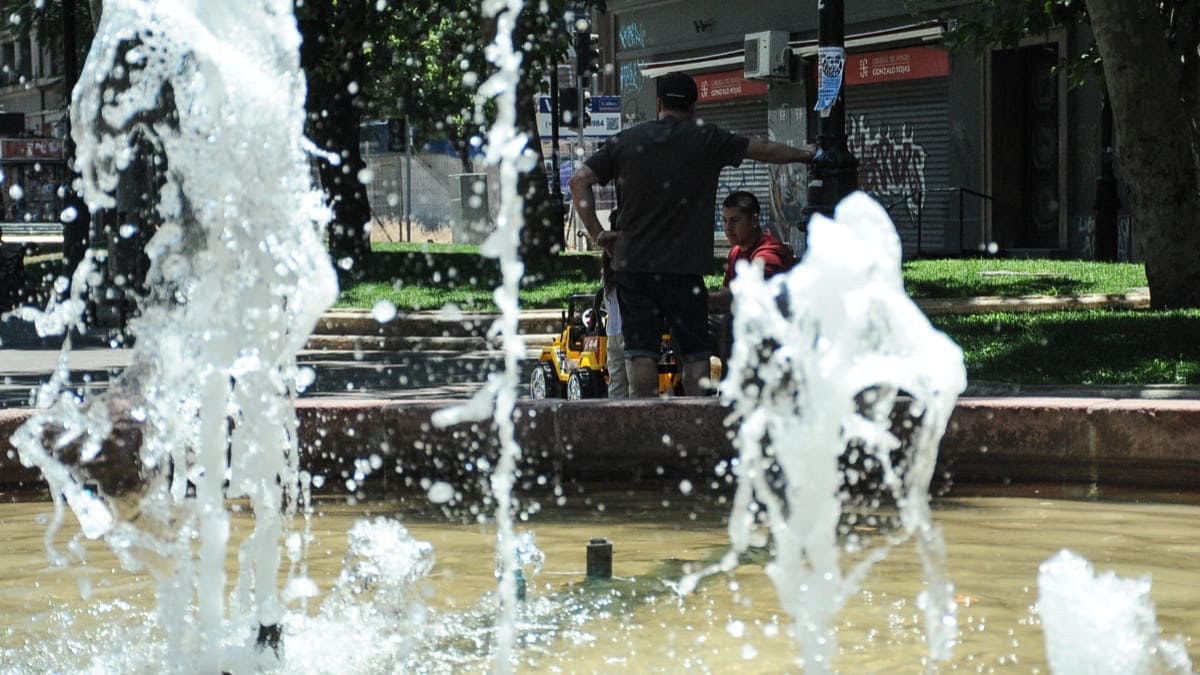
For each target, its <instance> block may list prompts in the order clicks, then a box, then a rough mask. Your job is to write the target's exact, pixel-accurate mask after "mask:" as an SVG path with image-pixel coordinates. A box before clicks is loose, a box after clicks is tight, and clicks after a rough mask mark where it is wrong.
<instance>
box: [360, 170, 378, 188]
mask: <svg viewBox="0 0 1200 675" xmlns="http://www.w3.org/2000/svg"><path fill="white" fill-rule="evenodd" d="M374 180H375V172H374V171H372V170H370V169H362V170H361V171H359V172H358V182H360V183H362V184H363V185H370V184H371V183H372V182H373V181H374Z"/></svg>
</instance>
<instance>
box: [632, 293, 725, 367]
mask: <svg viewBox="0 0 1200 675" xmlns="http://www.w3.org/2000/svg"><path fill="white" fill-rule="evenodd" d="M616 279H617V301H618V302H619V303H620V305H621V329H622V331H623V334H624V336H625V357H626V358H635V357H650V358H652V359H655V360H657V359H658V357H659V355H660V354H661V350H662V335H663V322H664V320H665V321H666V323H667V325H669V326H670V328H671V337H672V339H673V340H674V341H675V345H676V349H678V350H679V353H680V355H681V358H682V359H683V361H684V362H685V363H690V362H692V361H701V360H708V357H709V355H710V354H711V353H712V351H711V348H710V346H709V342H708V289H707V288H705V286H704V277H702V276H700V275H699V274H657V273H642V272H617V274H616Z"/></svg>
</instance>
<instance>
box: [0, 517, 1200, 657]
mask: <svg viewBox="0 0 1200 675" xmlns="http://www.w3.org/2000/svg"><path fill="white" fill-rule="evenodd" d="M602 501H605V504H606V508H605V511H606V513H599V512H598V511H597V510H596V508H595V504H592V505H591V506H590V507H589V508H587V509H582V508H581V509H580V510H578V511H576V510H567V509H553V508H546V509H543V510H541V511H539V512H538V513H536V514H535V515H534V517H532V518H531V520H530V522H527V523H521V524H518V530H519V531H523V530H533V531H534V532H535V534H536V541H537V545H538V547H539V548H541V549H542V550H543V551H544V552H545V553H546V563H545V566H544V568H543V569H542V570H541V571H540V572H539V573H538V574H537V575H536V576H532V577H531V578H530V579H529V580H528V591H527V598H528V599H527V600H526V603H525V608H524V611H523V614H522V626H521V628H520V631H519V632H520V634H521V635H522V640H521V641H522V646H521V647H520V649H519V652H520V654H521V659H522V664H521V665H520V666H519V667H518V671H519V672H619V671H629V672H677V671H681V670H685V669H689V668H690V669H693V670H698V671H700V672H714V673H729V672H748V673H755V672H761V673H778V672H798V671H799V670H801V668H800V667H799V666H798V665H797V658H798V657H799V654H798V652H797V648H796V646H795V644H794V642H793V640H792V638H791V637H790V636H789V635H788V627H787V624H788V618H787V617H786V616H785V615H783V614H782V613H781V609H780V607H779V603H778V601H777V596H776V592H775V589H774V587H773V586H772V584H771V583H770V581H769V580H768V579H767V577H766V575H765V574H764V572H763V568H762V563H763V562H765V559H766V556H765V554H760V555H752V556H749V557H748V559H747V560H746V561H745V563H744V564H742V565H741V566H740V567H739V568H738V569H737V570H736V571H735V573H733V574H731V575H729V576H719V577H713V578H709V579H708V580H707V581H706V582H704V583H702V584H701V586H700V588H699V590H698V591H697V592H695V593H693V594H691V595H688V596H686V597H682V598H681V597H679V596H678V595H677V594H675V593H673V592H672V591H671V589H670V582H672V581H674V580H676V579H678V578H679V577H680V576H681V574H682V573H683V570H684V569H686V568H687V567H688V566H689V565H692V564H698V563H703V562H706V561H711V560H714V559H716V558H717V557H719V556H720V555H721V554H722V553H723V552H724V551H725V549H726V547H727V544H728V540H727V538H726V535H725V532H724V529H723V523H722V522H721V518H720V517H719V512H716V511H712V510H711V509H710V510H708V511H704V512H701V513H698V514H694V513H693V512H692V511H690V510H689V509H688V508H686V507H684V508H680V507H679V505H678V503H676V504H674V505H671V506H670V507H666V508H664V507H662V506H661V503H660V502H661V500H660V499H659V498H657V497H655V498H647V499H645V500H643V501H639V499H638V498H629V497H612V498H611V499H607V500H602ZM396 508H397V505H396V504H394V503H392V504H389V503H378V502H377V503H372V504H369V505H357V506H349V505H347V504H345V503H344V502H341V501H326V502H323V503H321V504H320V506H319V509H318V514H317V515H316V517H314V519H313V521H312V533H313V536H314V540H313V544H312V545H311V547H310V549H309V558H308V565H309V575H310V576H311V577H312V578H313V579H314V580H315V581H316V582H317V584H318V586H319V587H320V589H321V590H322V591H323V592H327V591H328V590H329V589H330V587H331V585H332V580H333V579H334V578H336V575H337V573H338V570H339V569H340V568H341V566H342V556H343V555H344V553H345V550H346V545H347V544H346V535H345V533H346V531H347V530H348V528H349V527H350V525H351V524H352V523H353V522H354V520H355V519H357V518H359V517H361V516H363V515H364V514H370V515H395V514H396ZM49 510H50V505H49V504H47V503H29V502H25V503H12V504H4V505H0V569H3V570H4V572H3V574H2V575H0V672H34V671H35V669H38V668H43V667H45V664H47V663H54V664H57V665H58V666H61V667H62V668H63V669H64V670H75V669H80V668H85V667H87V665H88V664H89V663H91V661H90V659H93V658H95V655H96V654H97V653H102V652H103V651H104V650H105V649H110V648H111V647H110V646H109V645H111V644H113V643H114V642H115V643H117V644H120V643H129V644H141V643H152V642H153V641H154V640H155V639H156V629H155V628H154V627H153V626H152V625H151V624H150V622H149V621H148V619H147V618H146V612H148V611H150V610H152V608H153V606H154V597H153V588H152V583H151V582H150V581H149V579H148V577H147V576H145V575H138V574H131V573H128V572H124V571H121V570H120V569H118V567H119V566H118V565H117V563H116V561H115V559H114V558H113V556H112V555H111V554H110V553H108V551H107V549H106V548H105V547H104V546H102V545H99V544H95V543H94V542H89V543H87V544H86V545H85V549H86V559H87V563H86V564H85V565H82V566H76V567H70V568H52V567H50V566H49V565H48V563H47V558H46V554H45V552H44V550H43V548H42V537H43V532H44V530H45V525H44V522H45V520H46V514H47V513H48V512H49ZM622 512H625V513H627V514H632V515H634V517H630V518H624V520H626V521H628V522H626V524H623V525H622V524H616V523H615V521H616V520H618V519H619V516H620V513H622ZM935 516H936V518H937V521H938V523H939V524H940V525H941V527H942V528H943V529H944V532H945V538H946V542H947V546H948V552H949V559H950V570H949V572H950V577H951V579H952V580H953V582H954V584H955V588H956V593H957V601H958V604H959V623H960V628H961V630H960V644H959V645H958V646H957V648H956V650H955V655H954V659H953V660H952V661H951V662H949V663H944V664H941V666H940V668H939V669H940V670H944V671H949V670H954V671H957V670H964V671H970V672H1046V670H1047V669H1046V665H1045V655H1044V647H1043V639H1042V634H1041V627H1040V623H1039V620H1038V617H1037V614H1036V611H1035V609H1034V605H1035V603H1036V601H1037V594H1038V589H1037V568H1038V565H1039V563H1041V562H1043V561H1044V560H1046V559H1047V558H1049V557H1050V556H1052V555H1054V554H1055V553H1057V552H1058V551H1059V550H1061V549H1063V548H1070V549H1072V550H1074V551H1075V552H1077V553H1079V554H1080V555H1083V556H1085V557H1087V558H1088V559H1090V560H1091V561H1092V562H1093V563H1094V564H1095V566H1096V569H1097V571H1098V572H1099V571H1108V570H1111V571H1114V572H1116V573H1117V574H1119V575H1124V576H1138V575H1149V576H1151V577H1152V579H1153V598H1154V601H1155V603H1156V605H1157V611H1158V621H1159V625H1160V626H1162V628H1163V631H1164V634H1166V635H1168V636H1170V635H1173V634H1181V635H1183V636H1186V637H1187V638H1188V639H1187V642H1186V644H1187V647H1188V651H1189V653H1190V654H1191V657H1192V659H1193V661H1197V660H1198V659H1197V657H1198V656H1200V647H1198V646H1197V643H1196V641H1195V639H1193V638H1195V637H1196V636H1200V585H1198V584H1197V583H1196V580H1197V578H1198V577H1197V572H1196V567H1197V565H1198V564H1200V542H1198V541H1197V536H1196V535H1197V532H1198V529H1197V525H1196V523H1197V522H1200V507H1197V506H1192V505H1181V504H1161V503H1160V504H1138V503H1098V502H1082V501H1065V500H1042V499H1035V498H953V499H946V498H943V499H940V500H938V501H937V508H936V509H935ZM246 518H248V517H247V516H239V517H238V522H237V525H236V526H237V527H239V528H246V527H247V523H246V522H245V519H246ZM693 518H694V519H693ZM401 520H402V522H404V524H405V525H406V527H408V529H409V531H410V533H411V534H412V535H413V536H414V537H415V538H417V539H421V540H425V541H428V542H430V543H431V544H432V545H433V547H434V552H435V556H436V559H437V562H436V565H435V567H434V573H433V575H432V577H431V578H430V579H429V581H428V583H427V584H425V585H424V587H423V589H422V592H421V596H420V597H421V598H422V602H423V604H424V606H425V607H426V608H427V609H428V619H427V622H428V624H430V625H438V626H441V628H439V629H438V630H436V631H433V632H431V633H430V635H428V636H426V637H425V638H423V639H422V641H421V644H419V645H416V646H411V645H410V646H409V647H406V649H411V650H412V653H411V654H410V655H409V657H408V659H407V660H398V661H397V662H395V663H392V665H391V666H390V668H398V669H404V670H427V671H429V672H461V671H463V670H467V671H474V672H479V671H481V670H486V669H487V667H488V656H487V648H486V643H487V642H488V640H489V637H490V617H491V616H492V615H493V609H492V607H493V605H491V604H490V600H488V599H486V598H487V596H489V594H490V593H491V592H492V591H493V590H494V589H495V584H496V582H495V578H494V577H493V573H492V570H493V561H494V542H495V530H494V528H492V527H491V526H488V525H478V524H470V525H464V524H461V523H447V522H445V521H444V520H440V519H437V520H435V519H433V518H431V517H430V516H428V515H422V516H410V517H408V518H403V517H402V518H401ZM591 537H607V538H608V539H610V540H611V541H612V542H613V550H614V553H613V558H614V573H615V575H616V577H617V578H616V579H615V580H614V581H613V582H612V583H609V584H584V583H582V580H583V577H584V571H585V547H586V544H587V541H588V539H589V538H591ZM69 538H70V533H64V534H63V535H62V536H60V543H65V542H66V541H67V540H68V539H69ZM232 562H233V561H232V560H231V568H230V569H231V570H232V569H233V566H232ZM920 586H921V579H920V563H919V561H918V560H917V555H916V551H915V549H914V547H913V545H912V544H911V543H909V544H904V545H901V546H899V547H897V548H895V549H894V550H893V551H892V552H891V554H890V555H889V557H888V558H887V560H885V561H884V562H882V563H880V564H879V565H877V566H876V568H875V569H874V571H873V573H872V575H871V577H870V579H869V580H868V582H867V584H866V587H865V588H864V589H863V590H862V591H861V592H860V593H858V594H857V595H856V596H855V597H854V598H852V599H851V601H850V603H849V605H848V607H847V608H846V610H845V611H844V612H843V613H842V615H841V616H840V619H839V640H840V646H841V655H840V657H839V660H838V662H837V664H836V666H837V669H838V670H839V671H842V672H854V673H858V672H887V673H917V672H924V671H925V670H926V669H927V664H926V663H925V661H924V658H925V653H926V652H925V647H924V645H923V642H922V619H921V613H920V611H919V610H918V609H917V607H916V606H915V602H914V598H915V597H916V595H917V593H918V591H919V590H920ZM85 595H86V596H87V597H88V598H89V599H88V600H84V599H83V596H85ZM319 603H320V599H319V598H318V599H316V600H314V601H312V602H311V603H310V605H309V609H308V613H309V614H310V615H311V614H313V613H315V611H316V607H317V605H318V604H319ZM289 609H291V610H292V611H293V612H295V613H297V615H298V614H299V612H300V607H299V605H298V604H295V603H293V604H292V605H291V606H290V607H289ZM454 626H457V628H450V627H454ZM287 639H288V634H287V633H286V632H285V645H286V644H287ZM382 640H383V638H382V637H380V638H377V639H376V642H377V643H378V642H380V641H382ZM480 644H483V645H485V646H484V647H482V648H481V647H480V646H479V645H480ZM330 647H331V649H332V652H331V653H330V656H329V660H328V661H326V662H323V663H319V662H318V661H319V660H318V661H314V660H306V662H305V664H306V665H305V669H311V670H312V672H345V670H340V669H339V659H338V656H337V654H338V652H337V646H336V645H330ZM350 661H353V659H351V660H350ZM379 662H380V661H376V663H379ZM383 662H386V660H385V661H383ZM342 665H346V664H345V663H343V664H342ZM365 672H370V671H365Z"/></svg>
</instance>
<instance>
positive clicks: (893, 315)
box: [681, 193, 966, 672]
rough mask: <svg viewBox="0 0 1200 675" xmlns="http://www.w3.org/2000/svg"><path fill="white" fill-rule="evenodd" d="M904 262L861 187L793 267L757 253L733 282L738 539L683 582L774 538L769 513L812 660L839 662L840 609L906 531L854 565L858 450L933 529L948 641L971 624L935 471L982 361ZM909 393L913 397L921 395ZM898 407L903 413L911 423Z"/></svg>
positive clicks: (929, 592) (908, 516)
mask: <svg viewBox="0 0 1200 675" xmlns="http://www.w3.org/2000/svg"><path fill="white" fill-rule="evenodd" d="M900 272H901V269H900V241H899V239H898V237H897V234H896V230H895V228H894V227H893V225H892V223H891V220H890V219H889V218H888V217H887V214H886V213H885V212H884V210H883V208H882V207H881V206H879V204H878V203H876V202H875V201H874V200H872V199H871V198H870V197H867V196H866V195H864V194H862V193H855V194H852V195H850V196H849V197H847V198H846V199H845V200H844V201H842V203H841V204H840V205H839V206H838V208H837V212H836V220H832V221H831V220H828V219H825V218H821V217H817V218H815V219H814V221H813V222H812V224H811V226H810V234H809V241H808V250H807V251H806V253H805V256H804V259H803V261H802V262H801V264H800V265H798V266H797V267H796V268H794V269H793V270H792V271H791V272H789V273H788V274H787V275H781V276H777V277H775V278H773V279H771V280H769V281H767V282H764V281H763V279H762V272H761V268H754V267H751V266H747V265H745V263H743V264H742V267H741V268H740V269H739V272H738V275H737V277H736V278H735V280H734V282H733V288H732V290H733V292H734V297H735V303H736V304H735V312H734V345H735V351H734V354H733V356H732V358H731V361H730V367H729V369H728V370H729V374H728V375H727V376H726V379H725V380H724V382H723V383H722V386H721V395H722V398H723V399H724V400H725V401H726V402H727V403H729V404H731V405H732V412H731V415H730V418H731V419H730V421H731V422H732V423H734V425H735V426H737V428H738V431H737V436H736V438H735V439H734V443H735V445H736V447H737V449H738V452H739V458H738V464H737V467H736V473H737V476H738V489H737V494H736V496H735V499H734V505H733V509H732V513H731V516H730V523H729V535H730V539H731V542H732V545H733V550H731V551H730V553H729V554H728V555H726V556H725V558H724V559H723V560H722V561H721V563H719V564H718V565H717V566H715V567H714V568H712V569H708V570H704V571H702V572H700V573H698V574H694V575H691V576H690V577H687V578H685V579H684V581H683V584H682V586H681V587H682V589H683V590H684V591H687V590H690V589H691V588H694V586H695V584H696V583H697V582H698V580H699V578H700V577H701V576H702V575H704V574H710V573H713V572H715V571H719V570H728V569H732V568H733V567H736V565H737V564H738V554H739V553H743V552H745V551H747V550H748V549H749V548H750V547H751V546H752V545H766V543H767V542H766V540H765V537H764V536H762V535H761V534H758V533H757V532H756V520H757V519H758V518H760V517H761V518H764V519H765V521H766V524H767V525H768V526H769V531H770V536H771V539H772V541H771V543H772V544H773V547H774V553H775V555H774V560H773V561H772V562H771V563H770V564H769V565H768V567H767V573H768V575H769V576H770V578H771V580H772V581H773V582H774V584H775V586H776V589H777V590H778V593H779V597H780V601H781V602H782V603H783V605H784V607H785V608H786V609H787V610H788V612H789V613H790V614H791V616H792V618H793V620H794V622H795V626H796V630H797V634H798V636H799V639H800V642H801V647H802V651H803V658H804V659H805V661H804V664H805V668H806V670H808V671H809V672H828V671H830V670H831V669H832V668H833V666H832V663H831V659H832V658H833V655H834V654H836V653H837V636H836V634H835V631H834V626H833V619H834V618H835V617H836V616H837V614H838V613H839V612H840V611H841V609H842V607H843V605H844V604H845V602H846V600H847V599H848V598H849V597H850V596H851V595H852V594H853V593H854V592H855V591H856V590H857V589H858V587H859V586H860V584H861V581H862V579H863V578H864V577H865V576H866V575H867V573H868V572H869V570H870V567H871V565H872V564H873V563H875V562H877V561H878V560H880V559H882V558H883V557H884V556H885V555H886V554H887V551H888V549H889V548H890V547H891V546H892V545H894V543H891V544H888V545H887V546H884V547H882V548H878V549H876V550H874V551H870V552H868V553H867V554H866V555H865V556H864V558H863V560H861V561H860V562H859V563H857V564H856V565H855V566H854V567H852V568H851V569H850V570H849V571H848V572H844V571H843V569H842V565H841V562H840V558H839V550H840V546H839V543H838V532H839V525H840V523H841V521H842V518H843V504H844V502H845V501H846V500H847V499H848V498H849V496H850V491H851V489H853V488H852V485H853V484H854V483H855V482H856V481H857V478H858V472H857V470H856V469H854V468H851V469H849V470H848V472H847V478H848V481H847V482H849V483H851V487H847V486H844V485H843V474H842V471H841V470H840V469H839V466H838V461H839V457H841V456H842V455H843V453H846V452H848V453H849V454H850V455H851V457H850V459H851V462H852V463H853V460H854V459H855V458H856V457H859V456H861V457H864V458H867V459H866V461H865V464H866V465H867V466H871V467H875V468H876V469H877V471H878V472H879V473H880V474H881V478H880V482H881V483H882V486H883V488H884V490H885V494H886V495H889V496H890V499H892V500H894V501H895V503H896V505H897V506H898V508H899V511H900V517H901V521H902V523H903V531H904V536H905V537H910V536H912V535H913V534H916V535H917V542H918V545H919V550H920V553H921V558H922V562H923V567H924V572H925V579H926V589H925V590H924V591H923V592H922V595H921V597H919V598H918V602H917V604H918V605H919V606H920V607H922V608H923V609H924V611H925V618H926V639H927V642H928V646H929V650H930V654H931V655H932V657H933V658H934V659H935V660H942V659H945V658H948V657H949V656H950V650H951V647H952V645H953V643H954V640H955V637H956V632H957V627H956V620H955V616H956V614H955V611H956V610H955V604H954V599H953V587H952V586H951V584H950V583H949V581H948V580H947V578H946V572H945V562H944V558H945V551H944V549H945V546H944V543H943V541H942V537H941V533H940V530H939V529H938V528H937V527H936V526H935V525H934V524H933V523H931V521H930V513H929V495H928V487H929V482H930V479H931V478H932V473H933V467H934V463H935V460H936V458H937V445H938V443H939V441H940V440H941V437H942V434H943V433H944V431H945V427H946V423H947V421H948V420H949V417H950V413H951V411H952V410H953V407H954V403H955V401H956V399H957V397H958V395H959V394H960V393H961V392H962V391H963V389H964V388H965V387H966V370H965V368H964V366H963V359H962V351H961V350H960V349H959V348H958V346H957V345H955V344H954V343H953V342H952V341H951V340H950V339H949V338H947V337H946V336H945V335H943V334H942V333H940V332H938V331H936V330H935V329H933V327H932V326H931V325H930V324H929V321H928V319H926V318H925V316H924V314H922V313H921V311H920V309H918V308H917V306H916V305H915V304H914V303H913V302H912V301H911V300H910V299H909V298H908V296H907V295H906V294H905V292H904V287H903V281H902V278H901V274H900ZM901 396H908V397H911V402H908V403H907V407H905V406H904V405H903V403H902V401H903V400H904V399H902V398H900V397H901ZM894 411H895V412H894ZM897 412H898V413H899V414H898V415H897ZM893 418H898V419H899V420H901V421H902V422H901V423H900V424H899V426H898V428H897V423H896V422H895V421H894V420H893ZM847 448H849V451H848V450H847Z"/></svg>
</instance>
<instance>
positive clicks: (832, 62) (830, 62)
mask: <svg viewBox="0 0 1200 675" xmlns="http://www.w3.org/2000/svg"><path fill="white" fill-rule="evenodd" d="M817 65H818V69H819V70H818V72H819V74H820V78H821V79H820V84H819V85H818V87H817V105H816V106H815V107H814V108H813V110H819V111H821V116H822V117H825V116H828V115H829V109H830V108H832V107H833V103H834V101H836V100H837V97H838V92H840V91H841V90H842V74H843V73H844V72H845V70H846V50H845V49H844V48H842V47H820V48H818V49H817Z"/></svg>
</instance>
